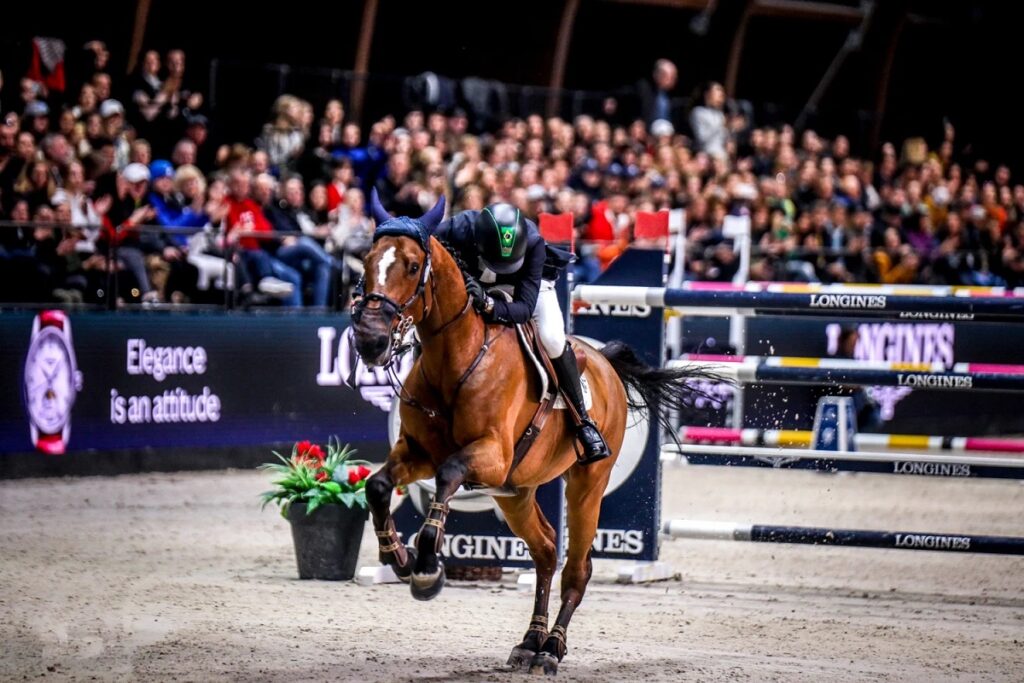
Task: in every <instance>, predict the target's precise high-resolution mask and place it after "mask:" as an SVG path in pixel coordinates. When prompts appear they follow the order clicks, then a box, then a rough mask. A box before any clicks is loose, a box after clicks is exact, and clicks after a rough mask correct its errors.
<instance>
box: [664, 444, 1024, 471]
mask: <svg viewBox="0 0 1024 683" xmlns="http://www.w3.org/2000/svg"><path fill="white" fill-rule="evenodd" d="M680 456H682V457H683V458H685V462H686V463H687V464H690V465H726V466H733V467H772V468H776V469H797V470H820V471H826V472H875V473H879V474H912V475H924V476H932V477H964V478H969V477H977V478H985V479H1024V458H1016V457H1011V456H987V457H986V456H974V455H972V456H955V455H939V454H930V453H896V452H888V453H886V452H877V451H826V450H816V449H810V448H808V449H804V448H758V447H754V446H733V447H725V446H700V445H692V444H665V445H664V446H662V447H661V459H662V461H663V462H678V461H679V458H680Z"/></svg>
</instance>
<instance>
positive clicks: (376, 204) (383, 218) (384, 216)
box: [370, 187, 392, 226]
mask: <svg viewBox="0 0 1024 683" xmlns="http://www.w3.org/2000/svg"><path fill="white" fill-rule="evenodd" d="M370 213H371V214H373V220H375V221H377V225H378V226H379V225H382V224H383V223H387V222H388V221H389V220H391V218H392V216H391V214H390V213H388V212H387V209H385V208H384V206H383V205H382V204H381V203H380V197H378V196H377V188H376V187H375V188H373V189H372V190H370Z"/></svg>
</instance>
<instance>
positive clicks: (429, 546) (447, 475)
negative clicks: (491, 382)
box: [411, 437, 508, 600]
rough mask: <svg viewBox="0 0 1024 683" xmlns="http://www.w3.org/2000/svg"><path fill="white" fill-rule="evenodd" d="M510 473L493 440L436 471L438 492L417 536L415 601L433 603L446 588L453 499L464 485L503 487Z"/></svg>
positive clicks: (474, 446)
mask: <svg viewBox="0 0 1024 683" xmlns="http://www.w3.org/2000/svg"><path fill="white" fill-rule="evenodd" d="M507 469H508V468H507V466H506V464H505V458H504V457H503V450H502V447H501V445H500V444H499V442H498V441H497V439H495V438H492V437H484V438H481V439H477V440H476V441H473V442H471V443H470V444H468V445H467V446H465V447H464V448H462V449H461V450H459V451H457V452H456V453H455V454H454V455H452V456H450V457H449V458H448V459H447V460H445V461H444V463H442V464H441V466H440V467H438V468H437V475H436V483H437V492H436V493H435V494H434V500H433V501H431V503H430V509H429V510H427V519H426V520H425V521H424V522H423V526H422V527H421V528H420V531H419V533H418V534H417V535H416V562H415V566H414V568H413V573H412V583H411V588H412V596H413V597H414V598H416V599H417V600H431V599H433V598H435V597H437V594H438V593H440V592H441V589H442V588H444V564H443V563H442V562H441V558H440V557H439V556H440V554H441V547H442V544H443V542H444V524H445V521H446V520H447V518H448V502H449V501H450V500H451V499H452V496H454V495H455V492H456V491H458V489H459V487H460V486H461V485H462V483H463V482H465V481H472V482H474V483H478V484H483V485H484V486H501V484H502V483H504V481H505V475H506V473H507V472H506V470H507Z"/></svg>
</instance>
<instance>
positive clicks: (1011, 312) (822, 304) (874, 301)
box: [573, 285, 1024, 322]
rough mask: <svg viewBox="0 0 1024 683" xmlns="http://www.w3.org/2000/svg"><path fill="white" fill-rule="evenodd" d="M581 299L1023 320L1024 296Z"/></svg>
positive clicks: (620, 292) (650, 292)
mask: <svg viewBox="0 0 1024 683" xmlns="http://www.w3.org/2000/svg"><path fill="white" fill-rule="evenodd" d="M573 300H574V301H576V302H579V303H580V304H583V305H587V304H611V305H619V306H653V307H658V308H673V309H675V310H677V311H680V312H684V313H690V314H693V315H734V314H737V313H739V314H742V315H748V316H750V315H753V316H758V315H778V314H780V313H785V314H787V315H811V316H829V317H833V318H834V317H841V316H849V317H872V318H895V319H899V320H946V321H979V322H985V321H994V322H1021V321H1024V297H1006V296H1004V297H995V296H987V297H965V296H914V295H911V296H907V295H901V294H884V293H883V294H837V293H805V294H800V293H789V292H763V291H755V292H748V291H730V290H724V291H721V290H710V291H705V290H700V291H694V290H687V289H678V288H677V289H667V288H665V287H630V286H608V285H603V286H602V285H580V286H579V287H576V288H575V289H574V290H573Z"/></svg>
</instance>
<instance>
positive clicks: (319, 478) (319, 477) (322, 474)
mask: <svg viewBox="0 0 1024 683" xmlns="http://www.w3.org/2000/svg"><path fill="white" fill-rule="evenodd" d="M327 479H328V477H327V473H326V472H324V471H323V470H320V471H319V472H317V473H316V480H317V481H327Z"/></svg>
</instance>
